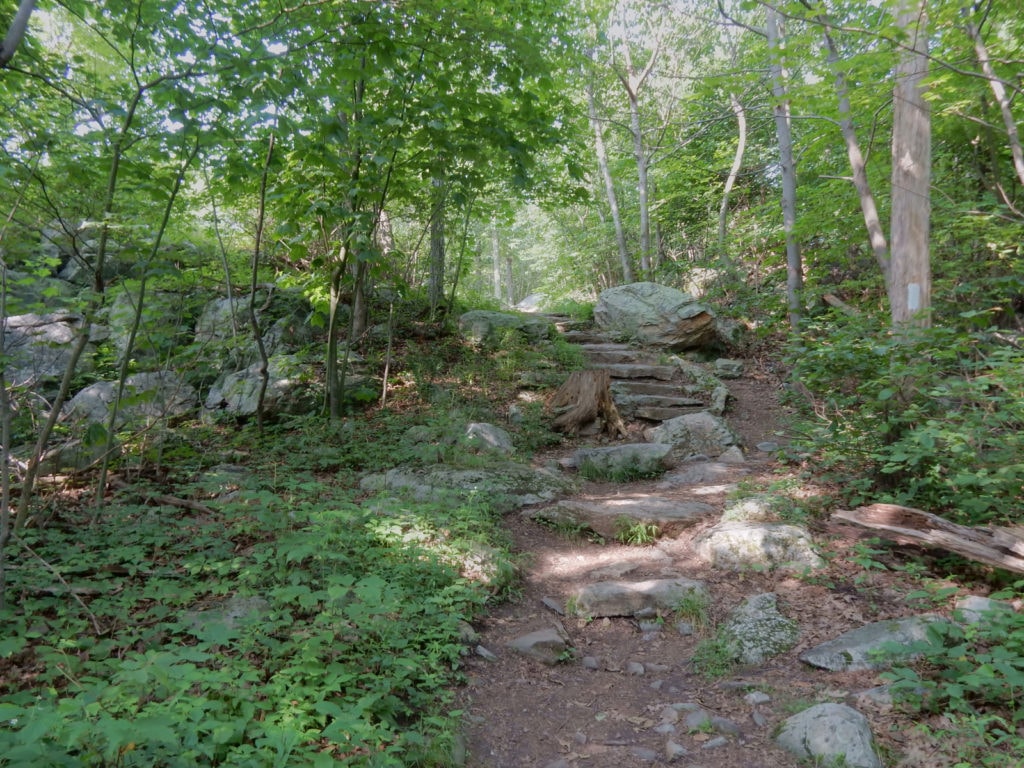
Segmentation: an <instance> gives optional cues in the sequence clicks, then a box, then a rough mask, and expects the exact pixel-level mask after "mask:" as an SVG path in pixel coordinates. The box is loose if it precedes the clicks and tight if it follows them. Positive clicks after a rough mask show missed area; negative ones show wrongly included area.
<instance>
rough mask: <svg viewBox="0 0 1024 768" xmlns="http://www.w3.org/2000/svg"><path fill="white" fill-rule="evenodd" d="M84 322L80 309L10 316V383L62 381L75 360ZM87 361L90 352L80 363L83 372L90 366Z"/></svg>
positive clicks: (7, 369)
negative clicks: (74, 350)
mask: <svg viewBox="0 0 1024 768" xmlns="http://www.w3.org/2000/svg"><path fill="white" fill-rule="evenodd" d="M83 322H84V320H83V318H82V316H81V315H79V314H78V313H76V312H51V313H49V314H45V315H37V314H35V313H31V314H27V315H13V316H11V317H8V318H7V321H6V322H5V323H4V352H5V353H6V354H7V356H8V359H7V362H6V365H5V366H4V375H5V378H6V379H7V384H8V385H10V386H15V387H21V386H30V385H35V384H37V383H38V382H41V381H59V380H60V379H61V378H62V377H63V376H64V371H65V369H66V368H67V366H68V362H69V361H70V359H71V354H72V350H73V348H74V346H75V342H76V340H77V338H78V334H79V332H80V329H81V327H82V323H83ZM87 351H88V350H87ZM87 362H88V355H84V356H83V358H82V360H81V361H80V363H79V369H78V370H79V371H80V372H81V371H82V370H85V369H87Z"/></svg>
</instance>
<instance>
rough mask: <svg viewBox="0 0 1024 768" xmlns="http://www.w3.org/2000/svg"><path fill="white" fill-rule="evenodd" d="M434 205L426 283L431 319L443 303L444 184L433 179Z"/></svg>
mask: <svg viewBox="0 0 1024 768" xmlns="http://www.w3.org/2000/svg"><path fill="white" fill-rule="evenodd" d="M431 186H432V187H433V198H434V205H433V206H432V208H431V214H430V278H429V282H428V283H427V295H428V298H429V300H430V314H431V317H433V315H434V313H435V312H436V311H437V308H438V307H440V306H441V304H442V303H443V302H444V256H445V254H444V214H445V183H444V180H443V179H439V178H438V179H433V180H432V181H431Z"/></svg>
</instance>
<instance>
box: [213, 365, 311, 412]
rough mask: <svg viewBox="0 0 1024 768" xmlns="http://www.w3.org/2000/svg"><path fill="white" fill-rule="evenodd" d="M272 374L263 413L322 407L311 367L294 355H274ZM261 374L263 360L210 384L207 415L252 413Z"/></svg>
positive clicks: (299, 410)
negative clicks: (315, 388) (314, 384)
mask: <svg viewBox="0 0 1024 768" xmlns="http://www.w3.org/2000/svg"><path fill="white" fill-rule="evenodd" d="M267 373H268V374H269V378H268V381H267V389H266V392H265V394H264V398H263V413H264V415H265V416H269V417H274V416H276V415H279V414H286V413H287V414H305V413H312V412H313V411H315V410H316V409H317V408H319V407H320V398H319V396H318V394H317V393H316V391H315V390H314V387H313V384H312V382H313V371H312V368H311V367H310V366H308V365H306V364H305V363H303V362H302V360H300V359H299V358H298V357H297V356H295V355H275V356H274V357H271V358H270V360H269V364H268V366H267ZM261 384H262V377H261V375H260V364H259V363H253V364H252V365H250V366H249V367H248V368H246V369H245V370H242V371H237V372H235V373H230V374H227V375H226V376H222V377H221V378H220V379H218V380H217V382H216V383H215V384H214V385H213V386H212V387H210V391H209V393H208V394H207V396H206V402H205V404H204V407H205V408H206V412H207V414H208V415H212V414H214V413H225V414H231V415H233V416H252V415H254V414H255V413H256V407H257V404H258V402H259V393H260V387H261Z"/></svg>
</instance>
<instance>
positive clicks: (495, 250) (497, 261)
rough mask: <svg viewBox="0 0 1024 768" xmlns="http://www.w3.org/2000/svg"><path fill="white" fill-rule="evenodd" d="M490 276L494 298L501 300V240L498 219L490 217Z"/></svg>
mask: <svg viewBox="0 0 1024 768" xmlns="http://www.w3.org/2000/svg"><path fill="white" fill-rule="evenodd" d="M491 276H492V279H493V281H494V298H495V299H496V300H498V301H501V240H500V239H499V238H498V220H497V219H496V218H494V217H493V216H492V217H491Z"/></svg>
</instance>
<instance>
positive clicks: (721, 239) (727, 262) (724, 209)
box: [718, 93, 747, 269]
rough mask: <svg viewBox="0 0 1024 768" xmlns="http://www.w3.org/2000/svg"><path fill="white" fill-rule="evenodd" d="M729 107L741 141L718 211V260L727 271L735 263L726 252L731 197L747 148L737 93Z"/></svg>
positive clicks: (730, 101) (731, 99) (743, 115)
mask: <svg viewBox="0 0 1024 768" xmlns="http://www.w3.org/2000/svg"><path fill="white" fill-rule="evenodd" d="M729 105H730V106H731V107H732V111H733V113H734V114H735V115H736V129H737V133H738V134H739V141H738V142H737V144H736V154H735V155H734V156H733V159H732V167H731V168H730V169H729V175H728V176H727V177H726V179H725V189H724V190H722V205H721V207H720V208H719V209H718V258H719V259H720V260H721V262H722V264H723V266H725V267H726V268H727V269H732V268H733V261H732V259H731V258H729V255H728V254H727V253H726V252H725V229H726V224H727V222H728V219H729V195H730V194H731V193H732V188H733V185H734V184H735V183H736V177H737V176H738V175H739V172H740V168H742V167H743V153H744V152H745V151H746V148H747V111H746V109H744V107H743V104H742V102H740V100H739V99H738V98H736V94H735V93H730V94H729Z"/></svg>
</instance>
